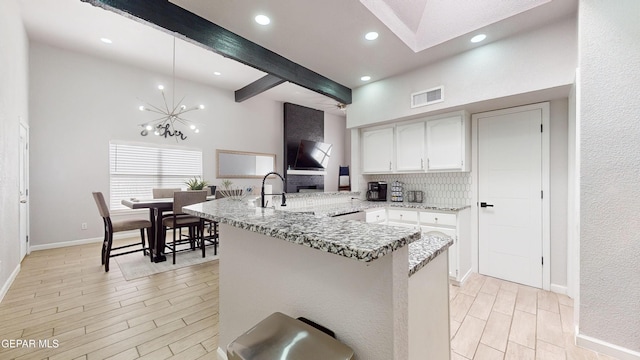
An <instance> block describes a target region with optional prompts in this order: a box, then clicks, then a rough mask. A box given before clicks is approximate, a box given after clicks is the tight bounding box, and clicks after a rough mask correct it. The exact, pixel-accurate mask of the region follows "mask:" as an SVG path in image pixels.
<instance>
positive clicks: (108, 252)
mask: <svg viewBox="0 0 640 360" xmlns="http://www.w3.org/2000/svg"><path fill="white" fill-rule="evenodd" d="M108 238H109V239H108V240H107V249H106V252H105V254H104V272H109V258H110V257H111V245H112V244H113V234H112V233H109V234H108Z"/></svg>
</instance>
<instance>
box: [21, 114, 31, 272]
mask: <svg viewBox="0 0 640 360" xmlns="http://www.w3.org/2000/svg"><path fill="white" fill-rule="evenodd" d="M19 123H20V125H19V126H20V128H24V130H25V133H26V135H25V136H26V146H27V149H26V151H25V153H24V158H23V161H24V164H23V163H22V161H19V163H20V164H19V166H23V165H26V166H25V169H24V171H25V172H24V178H25V182H26V192H27V194H26V198H27V203H26V210H25V213H26V220H25V221H26V234H25V235H26V236H27V238H29V235H30V232H31V231H30V220H31V215H30V214H31V212H30V203H29V183H30V181H29V166H30V165H29V152H30V149H29V136H30V134H29V132H30V129H29V125H28V124H27V123H25V122H24V121H23V120H22V117H20V121H19ZM20 132H22V129H20ZM18 136H20V134H18ZM18 142H20V140H19V139H18ZM22 151H23V149H22V147H21V148H20V152H22ZM18 217H19V223H21V222H22V219H20V212H19V213H18ZM19 226H20V227H21V226H22V225H19ZM21 231H22V229H19V231H18V233H19V240H18V241H19V242H20V244H19V245H20V261H22V260H23V259H24V257H23V256H22V255H23V254H22V246H23V243H22V233H21ZM24 246H25V253H24V256H27V255H29V254H30V253H31V246H30V242H29V241H27V242H26V244H24Z"/></svg>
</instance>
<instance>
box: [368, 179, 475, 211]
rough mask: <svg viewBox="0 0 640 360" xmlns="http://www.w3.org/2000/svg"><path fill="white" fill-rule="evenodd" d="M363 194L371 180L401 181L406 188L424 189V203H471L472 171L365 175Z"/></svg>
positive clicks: (389, 182)
mask: <svg viewBox="0 0 640 360" xmlns="http://www.w3.org/2000/svg"><path fill="white" fill-rule="evenodd" d="M363 178H364V181H363V182H362V183H361V186H360V191H361V192H362V194H366V192H367V183H368V182H369V181H385V182H387V183H388V184H391V183H392V182H393V181H400V182H402V183H403V184H404V190H405V191H407V190H422V191H424V203H428V204H439V205H468V204H470V203H471V173H469V172H443V173H428V174H426V173H425V174H382V175H363Z"/></svg>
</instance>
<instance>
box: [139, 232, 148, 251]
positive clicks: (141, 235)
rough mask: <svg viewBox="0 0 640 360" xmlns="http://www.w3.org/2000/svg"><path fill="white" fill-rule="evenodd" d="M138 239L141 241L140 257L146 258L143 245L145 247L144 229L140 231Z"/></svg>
mask: <svg viewBox="0 0 640 360" xmlns="http://www.w3.org/2000/svg"><path fill="white" fill-rule="evenodd" d="M140 238H141V239H142V249H143V250H142V256H146V255H147V250H144V245H145V241H144V229H140Z"/></svg>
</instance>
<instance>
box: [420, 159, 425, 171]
mask: <svg viewBox="0 0 640 360" xmlns="http://www.w3.org/2000/svg"><path fill="white" fill-rule="evenodd" d="M420 169H424V159H420Z"/></svg>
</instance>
